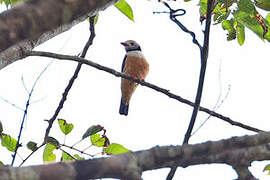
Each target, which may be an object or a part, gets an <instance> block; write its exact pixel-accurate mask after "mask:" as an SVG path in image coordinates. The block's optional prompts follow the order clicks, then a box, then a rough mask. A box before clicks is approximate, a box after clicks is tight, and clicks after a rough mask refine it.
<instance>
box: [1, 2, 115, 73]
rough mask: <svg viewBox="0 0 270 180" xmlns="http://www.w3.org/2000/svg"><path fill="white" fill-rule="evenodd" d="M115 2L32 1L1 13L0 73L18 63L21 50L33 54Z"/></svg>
mask: <svg viewBox="0 0 270 180" xmlns="http://www.w3.org/2000/svg"><path fill="white" fill-rule="evenodd" d="M115 2H117V0H69V1H66V0H57V1H55V0H46V1H43V0H29V1H26V2H25V3H23V4H20V5H18V6H15V7H14V8H12V9H10V10H8V11H5V12H3V13H1V14H0V34H1V36H0V52H1V53H0V59H1V60H0V69H2V68H3V67H5V66H7V65H8V64H10V63H12V62H14V61H15V60H17V59H19V57H20V47H21V48H23V49H27V50H31V49H32V48H33V47H35V46H36V44H40V43H42V42H44V41H46V40H48V38H52V37H53V36H55V35H57V34H59V33H61V32H63V31H66V30H68V29H69V28H70V27H72V26H73V25H74V24H76V23H78V22H77V21H82V20H83V19H85V18H86V17H87V16H88V15H90V16H93V15H94V14H95V13H96V12H97V11H99V10H103V9H105V8H106V7H108V6H109V5H111V4H113V3H115ZM65 25H67V26H65ZM60 27H61V28H63V29H61V28H60ZM55 32H56V34H54V33H55ZM50 33H52V34H53V35H51V34H50ZM48 34H50V35H49V36H47V35H48ZM18 45H20V46H18ZM7 48H8V49H7ZM14 52H15V53H14ZM11 54H12V56H10V55H11Z"/></svg>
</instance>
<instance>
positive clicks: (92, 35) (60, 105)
mask: <svg viewBox="0 0 270 180" xmlns="http://www.w3.org/2000/svg"><path fill="white" fill-rule="evenodd" d="M94 18H95V16H92V17H90V21H89V26H90V27H89V30H90V37H89V39H88V41H87V42H86V44H85V46H84V48H83V52H82V54H81V58H84V57H85V55H86V53H87V51H88V49H89V47H90V46H91V45H92V44H93V40H94V38H95V36H96V34H95V28H94V26H95V25H94ZM82 65H83V63H82V62H78V65H77V67H76V69H75V72H74V74H73V76H72V77H71V79H70V80H69V83H68V85H67V87H66V89H65V91H64V93H63V95H62V98H61V100H60V102H59V105H58V107H57V108H56V110H55V113H54V115H53V116H52V117H51V119H50V120H48V127H47V129H46V132H45V136H44V143H45V142H46V139H47V137H48V136H49V133H50V130H51V128H52V125H53V122H54V121H55V119H56V118H57V116H58V114H59V112H60V111H61V109H62V108H63V106H64V103H65V101H66V99H67V95H68V93H69V91H70V89H71V87H72V85H73V83H74V81H75V80H76V78H77V77H78V74H79V72H80V70H81V67H82Z"/></svg>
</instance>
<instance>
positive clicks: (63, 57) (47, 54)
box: [24, 51, 264, 132]
mask: <svg viewBox="0 0 270 180" xmlns="http://www.w3.org/2000/svg"><path fill="white" fill-rule="evenodd" d="M27 56H43V57H50V58H56V59H59V60H71V61H75V62H81V63H83V64H86V65H89V66H91V67H94V68H96V69H99V70H101V71H105V72H107V73H110V74H112V75H114V76H116V77H122V78H125V79H129V80H131V81H134V82H136V83H139V84H140V85H142V86H146V87H148V88H151V89H153V90H155V91H158V92H160V93H162V94H165V95H167V96H168V97H170V98H172V99H175V100H177V101H180V102H182V103H184V104H187V105H189V106H192V107H193V106H194V103H193V102H191V101H189V100H187V99H184V98H182V97H181V96H178V95H176V94H173V93H171V92H170V91H169V90H167V89H164V88H161V87H159V86H156V85H154V84H151V83H148V82H145V81H141V80H139V79H134V78H132V77H131V76H129V75H126V74H124V73H121V72H118V71H116V70H114V69H112V68H109V67H106V66H102V65H100V64H97V63H95V62H93V61H90V60H87V59H83V58H80V57H77V56H69V55H62V54H56V53H50V52H43V51H26V52H25V53H24V57H27ZM199 110H200V111H203V112H205V113H208V114H210V115H211V116H213V117H217V118H219V119H222V120H223V121H225V122H227V123H230V124H231V125H234V126H238V127H241V128H244V129H246V130H250V131H253V132H264V131H263V130H260V129H257V128H254V127H251V126H248V125H245V124H242V123H240V122H237V121H233V120H232V119H230V118H229V117H226V116H223V115H221V114H219V113H216V112H214V111H211V110H210V109H207V108H205V107H200V108H199Z"/></svg>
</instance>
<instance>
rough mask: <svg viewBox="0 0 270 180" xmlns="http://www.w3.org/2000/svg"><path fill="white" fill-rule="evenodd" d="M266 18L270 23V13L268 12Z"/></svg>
mask: <svg viewBox="0 0 270 180" xmlns="http://www.w3.org/2000/svg"><path fill="white" fill-rule="evenodd" d="M266 20H267V21H268V23H270V13H268V14H267V16H266Z"/></svg>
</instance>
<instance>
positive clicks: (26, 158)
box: [19, 143, 45, 167]
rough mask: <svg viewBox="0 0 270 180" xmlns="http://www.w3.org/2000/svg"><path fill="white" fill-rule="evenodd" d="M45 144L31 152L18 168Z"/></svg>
mask: <svg viewBox="0 0 270 180" xmlns="http://www.w3.org/2000/svg"><path fill="white" fill-rule="evenodd" d="M44 145H45V143H42V144H41V145H40V146H38V147H37V149H36V150H35V151H32V152H31V153H30V154H29V155H28V156H27V157H26V158H25V159H24V160H23V161H22V162H21V164H20V165H19V167H21V166H22V165H23V164H24V163H25V162H26V161H27V160H28V159H29V158H30V157H31V156H32V155H33V154H34V153H35V152H36V151H37V150H39V149H40V148H41V147H42V146H44Z"/></svg>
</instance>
